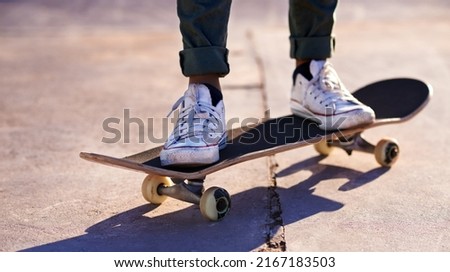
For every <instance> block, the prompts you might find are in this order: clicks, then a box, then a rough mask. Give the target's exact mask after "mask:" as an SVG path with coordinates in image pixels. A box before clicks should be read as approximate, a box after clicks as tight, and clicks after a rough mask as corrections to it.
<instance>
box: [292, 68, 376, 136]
mask: <svg viewBox="0 0 450 272" xmlns="http://www.w3.org/2000/svg"><path fill="white" fill-rule="evenodd" d="M309 70H310V73H311V76H312V79H310V80H308V79H307V78H305V76H303V75H302V74H300V73H298V74H297V76H296V77H295V78H294V86H293V87H292V93H291V102H290V106H291V111H292V112H293V113H294V114H295V115H298V116H301V117H305V118H311V119H313V120H315V121H316V122H317V123H318V124H319V127H320V128H321V129H324V130H336V129H345V128H350V127H356V126H359V125H363V124H369V123H372V122H373V121H374V120H375V112H374V111H373V110H372V109H371V108H370V107H368V106H366V105H364V104H362V103H361V102H360V101H358V100H357V99H356V98H355V97H353V96H352V94H351V93H350V92H349V91H348V90H347V89H346V88H345V86H344V85H343V84H342V82H341V80H340V79H339V77H338V75H337V73H336V71H335V70H334V68H333V67H332V66H331V64H330V63H329V62H326V61H314V60H313V61H311V63H310V65H309Z"/></svg>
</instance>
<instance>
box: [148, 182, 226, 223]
mask: <svg viewBox="0 0 450 272" xmlns="http://www.w3.org/2000/svg"><path fill="white" fill-rule="evenodd" d="M203 183H204V178H201V179H188V180H186V181H185V180H182V179H173V180H172V179H171V178H168V177H163V176H158V175H153V174H150V175H148V176H147V177H146V178H145V179H144V181H143V182H142V187H141V189H142V195H143V196H144V198H145V199H146V200H147V201H148V202H151V203H153V204H156V205H159V204H161V203H162V202H164V201H165V200H166V199H167V197H171V198H175V199H178V200H181V201H185V202H189V203H192V204H196V205H199V207H200V212H201V213H202V215H203V217H205V218H206V219H208V220H211V221H218V220H221V219H222V218H223V217H225V215H226V214H227V213H228V212H229V210H230V208H231V198H230V195H229V194H228V192H227V191H226V190H225V189H223V188H220V187H211V188H209V189H207V190H206V191H205V188H204V186H203Z"/></svg>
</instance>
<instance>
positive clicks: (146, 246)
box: [22, 156, 386, 252]
mask: <svg viewBox="0 0 450 272" xmlns="http://www.w3.org/2000/svg"><path fill="white" fill-rule="evenodd" d="M320 160H322V158H321V157H320V156H319V157H313V158H311V159H307V160H305V161H302V162H299V163H296V164H293V165H291V166H289V167H287V168H286V169H283V170H281V171H280V172H278V174H277V176H279V177H281V176H287V175H290V174H293V173H295V172H296V171H299V170H300V169H302V170H309V171H311V172H312V173H313V175H312V176H311V177H310V178H308V179H306V180H304V181H301V182H300V183H298V184H297V185H295V186H293V187H291V188H280V187H279V188H277V192H278V193H279V194H280V195H282V196H283V198H282V200H283V199H289V201H288V203H287V204H285V205H283V211H282V220H283V225H288V224H291V223H294V222H298V221H301V220H303V219H305V218H308V217H310V216H313V215H316V214H318V213H322V212H333V211H337V210H339V209H341V208H342V207H343V206H344V204H343V203H339V202H336V201H334V200H331V199H328V198H325V197H322V196H317V195H314V194H313V193H314V189H313V188H314V186H315V185H317V184H318V183H319V182H321V181H323V180H326V179H329V178H336V177H344V176H345V177H347V178H349V182H347V183H346V184H344V185H343V186H342V187H341V188H340V189H339V190H342V191H347V190H352V189H354V188H357V187H359V186H362V185H364V184H367V183H368V182H371V181H373V180H374V179H376V177H377V176H379V175H381V174H382V173H383V172H385V171H386V170H380V169H375V170H373V171H370V172H368V173H361V172H358V171H354V170H351V169H346V168H341V167H335V166H329V165H323V164H320V163H319V162H320ZM261 183H263V181H262V182H261ZM268 190H269V189H268V188H267V187H263V186H261V187H255V188H252V189H250V190H246V191H243V192H240V193H238V194H234V195H233V196H232V198H233V207H232V210H231V212H230V214H229V215H228V216H227V218H226V219H225V220H223V221H221V222H208V221H206V220H204V219H203V218H202V217H201V216H200V211H199V209H198V207H197V206H195V205H191V206H188V207H186V208H183V209H180V210H177V211H174V212H171V213H167V214H164V215H159V216H154V215H153V213H152V211H153V210H155V209H157V208H158V206H156V205H151V204H145V205H142V206H138V207H136V208H133V209H130V210H127V211H124V212H122V213H119V214H117V215H114V216H112V217H110V218H107V219H105V220H103V221H101V222H99V223H97V224H95V225H92V226H91V227H89V228H88V229H86V233H85V234H83V235H80V236H76V237H72V238H69V239H65V240H61V241H56V242H53V243H49V244H44V245H40V246H36V247H32V248H28V249H24V250H22V251H41V252H55V251H64V252H79V251H88V252H143V251H150V252H188V251H194V252H211V251H215V252H218V251H222V252H230V251H232V252H247V251H253V250H257V249H258V248H260V247H261V246H263V245H264V244H265V243H266V239H267V234H266V233H268V229H267V228H268V227H267V226H268V225H269V224H271V223H272V222H273V220H272V218H270V215H269V211H268V206H269V204H268V203H269V202H270V201H269V200H268V195H269V193H268ZM286 197H288V198H286ZM168 201H177V200H172V199H170V200H168ZM285 202H286V201H285ZM163 205H164V204H163ZM279 227H281V226H275V227H272V229H271V230H269V232H270V231H272V232H274V231H276V230H277V228H279ZM274 228H275V229H274Z"/></svg>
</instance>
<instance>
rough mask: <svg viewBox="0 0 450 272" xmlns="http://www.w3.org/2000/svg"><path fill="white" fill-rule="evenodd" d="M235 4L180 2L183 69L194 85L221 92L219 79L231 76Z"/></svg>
mask: <svg viewBox="0 0 450 272" xmlns="http://www.w3.org/2000/svg"><path fill="white" fill-rule="evenodd" d="M230 8H231V0H221V1H214V0H195V1H187V0H178V17H179V19H180V31H181V34H182V37H183V50H182V51H181V52H180V65H181V69H182V72H183V74H184V75H185V76H187V77H189V78H190V79H189V82H190V83H208V84H210V85H212V86H214V87H216V88H217V89H219V90H220V85H219V77H222V76H225V75H227V74H228V73H229V71H230V68H229V64H228V49H227V48H226V42H227V28H228V19H229V15H230Z"/></svg>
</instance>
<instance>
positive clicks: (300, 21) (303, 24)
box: [289, 0, 338, 64]
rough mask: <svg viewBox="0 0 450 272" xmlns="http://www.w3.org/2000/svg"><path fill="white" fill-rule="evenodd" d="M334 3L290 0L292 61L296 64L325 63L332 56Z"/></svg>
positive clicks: (322, 0)
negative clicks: (315, 61)
mask: <svg viewBox="0 0 450 272" xmlns="http://www.w3.org/2000/svg"><path fill="white" fill-rule="evenodd" d="M337 2H338V1H337V0H290V3H289V4H290V5H289V29H290V32H291V36H290V42H291V52H290V55H291V58H294V59H296V60H297V61H298V64H301V63H302V62H304V60H311V59H315V60H324V59H327V58H329V57H331V55H332V53H333V51H334V47H335V39H334V37H333V36H332V30H333V25H334V11H335V9H336V6H337Z"/></svg>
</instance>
